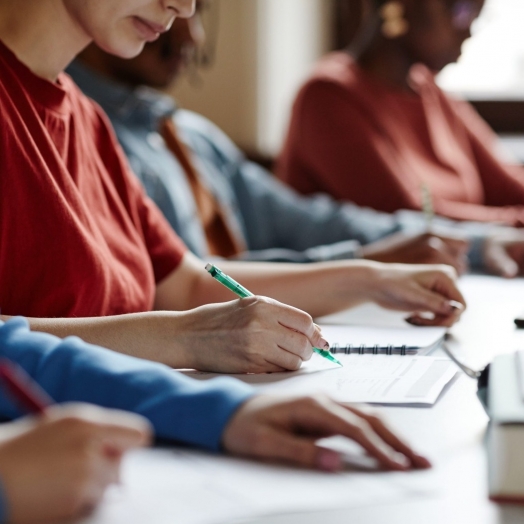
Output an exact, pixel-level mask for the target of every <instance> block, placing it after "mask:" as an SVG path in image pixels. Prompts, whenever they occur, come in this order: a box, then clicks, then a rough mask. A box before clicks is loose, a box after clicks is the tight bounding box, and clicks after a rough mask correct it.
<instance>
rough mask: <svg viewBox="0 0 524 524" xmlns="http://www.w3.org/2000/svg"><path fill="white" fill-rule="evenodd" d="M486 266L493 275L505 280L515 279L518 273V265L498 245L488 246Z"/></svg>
mask: <svg viewBox="0 0 524 524" xmlns="http://www.w3.org/2000/svg"><path fill="white" fill-rule="evenodd" d="M486 265H487V266H488V269H490V270H491V271H492V272H493V273H494V274H495V275H499V276H502V277H505V278H513V277H516V276H517V275H518V273H519V267H518V264H517V263H516V262H515V260H513V259H512V258H511V257H510V256H509V255H508V253H507V251H506V250H505V249H504V247H503V246H501V245H500V244H495V243H492V244H490V246H489V248H488V250H487V253H486Z"/></svg>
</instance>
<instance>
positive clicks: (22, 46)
mask: <svg viewBox="0 0 524 524" xmlns="http://www.w3.org/2000/svg"><path fill="white" fill-rule="evenodd" d="M0 40H2V41H3V42H4V44H5V45H6V46H7V47H9V48H10V49H11V51H13V52H14V53H15V55H16V56H17V57H18V59H19V60H20V61H21V62H23V63H24V64H25V65H26V66H27V67H28V68H29V69H31V71H33V73H35V74H36V75H38V76H40V77H42V78H46V79H48V80H51V81H52V82H55V81H56V79H57V77H58V75H59V74H60V73H61V72H62V71H63V70H64V69H65V68H66V67H67V66H68V65H69V63H70V62H71V61H72V60H73V59H74V57H75V56H76V55H77V54H78V53H79V52H80V51H81V50H82V49H83V48H84V47H85V46H87V45H88V44H89V42H90V38H89V36H88V35H87V34H86V33H85V32H84V31H83V30H82V28H81V27H80V26H78V25H77V24H76V23H75V22H74V20H73V19H72V18H71V17H70V15H69V13H68V12H67V10H66V9H65V7H64V4H63V2H61V1H59V0H0Z"/></svg>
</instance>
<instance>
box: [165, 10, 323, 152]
mask: <svg viewBox="0 0 524 524" xmlns="http://www.w3.org/2000/svg"><path fill="white" fill-rule="evenodd" d="M332 14H333V2H332V0H211V5H210V8H209V12H207V13H205V15H204V17H205V21H206V26H207V32H208V34H209V38H211V39H213V38H214V34H216V35H217V36H216V43H215V53H216V55H215V63H214V64H213V66H212V67H211V68H210V69H207V70H203V71H201V72H199V73H198V77H199V78H195V76H194V75H191V74H190V75H188V77H187V78H186V79H185V80H184V81H182V82H180V83H179V84H178V85H177V86H175V88H174V90H173V94H174V95H175V96H176V98H177V99H178V100H179V101H180V103H181V104H182V105H183V106H184V107H186V108H188V109H194V110H196V111H199V112H201V113H203V114H205V115H206V116H207V117H209V118H210V119H211V120H213V121H214V122H215V123H217V124H218V125H219V126H220V127H221V128H222V129H224V130H225V131H226V132H227V133H228V134H229V135H230V136H231V137H232V138H233V140H235V141H236V142H237V143H238V144H239V145H240V146H241V147H243V148H244V149H246V150H248V151H256V152H258V153H260V154H262V155H273V154H275V153H276V152H278V149H279V148H280V144H281V142H282V138H283V134H284V129H285V127H286V125H287V120H288V115H289V108H290V105H291V103H292V100H293V97H294V95H295V93H296V90H297V88H298V86H299V85H300V83H301V82H302V80H303V79H304V78H305V77H306V75H307V74H308V72H309V71H310V69H311V66H312V64H313V63H314V62H315V61H316V60H317V59H318V58H319V57H320V56H322V55H323V54H324V53H325V52H326V51H328V50H329V49H330V48H331V47H332V30H331V29H332V23H333V22H332ZM211 45H213V43H211Z"/></svg>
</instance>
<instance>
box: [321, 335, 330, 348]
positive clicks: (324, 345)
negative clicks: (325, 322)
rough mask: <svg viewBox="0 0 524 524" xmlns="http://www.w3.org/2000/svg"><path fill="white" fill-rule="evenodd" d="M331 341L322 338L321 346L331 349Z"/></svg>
mask: <svg viewBox="0 0 524 524" xmlns="http://www.w3.org/2000/svg"><path fill="white" fill-rule="evenodd" d="M329 347H330V346H329V342H328V341H327V340H326V339H325V338H321V339H320V348H321V349H325V350H326V351H329Z"/></svg>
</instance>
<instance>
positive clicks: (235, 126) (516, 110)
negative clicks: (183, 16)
mask: <svg viewBox="0 0 524 524" xmlns="http://www.w3.org/2000/svg"><path fill="white" fill-rule="evenodd" d="M360 2H361V0H209V10H208V12H206V13H205V17H204V19H205V23H206V26H207V32H208V37H209V39H210V42H209V44H210V45H209V47H210V49H211V50H212V54H213V55H214V60H213V63H212V65H211V67H210V68H208V69H204V70H202V71H199V72H197V73H193V74H189V75H188V76H187V78H186V79H184V80H183V81H182V82H180V83H179V84H178V85H177V86H176V87H175V88H174V89H173V91H172V94H174V95H175V96H176V98H177V99H178V100H179V101H180V103H181V104H182V105H183V106H184V107H186V108H189V109H193V110H196V111H198V112H200V113H203V114H204V115H206V116H207V117H209V118H210V119H211V120H213V121H214V122H215V123H216V124H218V125H219V126H220V127H221V128H223V129H224V130H225V131H226V132H227V133H228V134H229V135H230V136H231V137H232V138H233V140H235V142H237V143H238V144H239V145H240V146H241V147H242V148H243V149H244V150H246V151H248V152H250V153H254V154H255V155H261V156H263V157H265V156H267V157H271V156H274V155H275V154H277V153H278V151H279V149H280V146H281V142H282V138H283V135H284V132H285V128H286V125H287V122H288V118H289V112H290V109H291V103H292V100H293V97H294V95H295V93H296V90H297V89H298V87H299V86H300V84H301V82H302V81H303V79H304V78H305V77H306V76H307V74H308V72H309V71H310V70H311V67H312V65H313V64H314V62H315V61H316V60H317V59H318V58H319V57H320V56H321V55H323V54H324V53H325V52H327V51H329V50H331V49H335V48H342V47H344V46H345V45H347V43H348V41H349V40H350V38H351V36H352V35H353V34H354V31H355V28H356V26H357V24H358V18H359V15H360V7H359V6H360ZM523 25H524V0H487V1H486V7H485V9H484V12H483V14H482V16H481V18H480V19H479V20H478V22H477V23H476V24H475V26H474V28H473V33H474V38H473V39H471V40H470V41H469V42H467V43H466V45H465V46H464V55H463V57H462V58H461V60H460V62H459V63H458V64H457V65H453V66H449V67H448V68H447V69H446V70H444V72H443V73H442V74H441V76H440V79H439V82H440V83H441V85H442V87H444V88H445V89H448V90H450V91H453V92H455V93H459V94H462V95H465V96H467V97H468V98H469V99H470V100H472V101H473V102H474V104H475V106H476V107H477V109H478V110H479V111H480V112H481V114H482V115H483V116H484V118H486V119H487V120H488V121H489V123H490V124H491V125H492V126H493V127H494V128H495V130H496V131H499V132H501V133H519V134H523V133H524V102H523V100H524V37H522V34H523V33H522V26H523ZM523 154H524V153H523Z"/></svg>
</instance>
